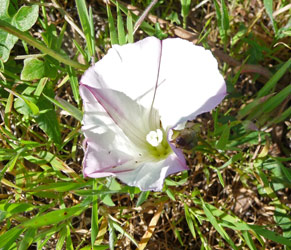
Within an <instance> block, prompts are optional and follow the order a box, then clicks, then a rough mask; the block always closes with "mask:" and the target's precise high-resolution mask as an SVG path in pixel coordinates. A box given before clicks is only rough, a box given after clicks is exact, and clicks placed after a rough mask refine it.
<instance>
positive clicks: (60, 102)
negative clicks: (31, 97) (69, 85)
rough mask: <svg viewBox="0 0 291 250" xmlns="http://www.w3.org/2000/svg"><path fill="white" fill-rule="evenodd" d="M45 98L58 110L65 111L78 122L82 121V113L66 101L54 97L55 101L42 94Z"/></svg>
mask: <svg viewBox="0 0 291 250" xmlns="http://www.w3.org/2000/svg"><path fill="white" fill-rule="evenodd" d="M43 95H44V97H45V98H47V99H48V100H49V101H51V102H52V103H53V104H55V105H56V106H58V107H59V108H61V109H63V110H65V111H67V112H68V113H69V114H70V115H71V116H73V117H75V118H76V119H77V120H78V121H80V122H81V121H82V119H83V113H82V112H81V111H80V110H79V109H77V108H76V107H75V106H73V105H72V104H70V103H68V102H67V101H65V100H63V99H61V98H59V97H56V99H53V98H51V97H49V96H47V95H45V94H43Z"/></svg>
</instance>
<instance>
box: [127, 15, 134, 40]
mask: <svg viewBox="0 0 291 250" xmlns="http://www.w3.org/2000/svg"><path fill="white" fill-rule="evenodd" d="M126 27H127V42H128V43H133V42H134V38H133V22H132V15H131V12H130V11H128V13H127V19H126Z"/></svg>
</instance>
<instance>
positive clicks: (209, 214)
mask: <svg viewBox="0 0 291 250" xmlns="http://www.w3.org/2000/svg"><path fill="white" fill-rule="evenodd" d="M202 207H203V210H204V212H205V215H206V216H207V218H208V219H209V221H210V223H211V224H212V226H213V227H214V228H215V229H216V230H217V232H218V233H219V234H220V235H221V236H222V238H224V239H225V240H226V241H227V242H228V243H229V244H230V245H231V246H232V248H233V249H238V248H237V247H236V246H235V244H234V242H233V241H232V239H231V238H230V236H229V235H228V234H227V232H226V231H225V230H224V228H223V227H222V225H220V223H219V222H218V221H217V220H216V218H215V217H214V215H213V214H212V212H211V210H210V209H209V208H208V204H207V203H204V202H203V201H202Z"/></svg>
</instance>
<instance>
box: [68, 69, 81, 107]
mask: <svg viewBox="0 0 291 250" xmlns="http://www.w3.org/2000/svg"><path fill="white" fill-rule="evenodd" d="M68 73H69V76H70V84H71V88H72V91H73V95H74V99H75V101H76V103H77V104H80V94H79V82H78V78H77V76H76V72H75V69H73V68H72V67H70V66H69V67H68Z"/></svg>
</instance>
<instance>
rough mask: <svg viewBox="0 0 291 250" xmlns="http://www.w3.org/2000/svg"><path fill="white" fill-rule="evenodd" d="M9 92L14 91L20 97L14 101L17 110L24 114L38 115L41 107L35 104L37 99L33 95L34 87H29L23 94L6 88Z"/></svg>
mask: <svg viewBox="0 0 291 250" xmlns="http://www.w3.org/2000/svg"><path fill="white" fill-rule="evenodd" d="M6 90H7V91H8V92H10V93H13V94H14V95H15V96H17V97H18V99H16V100H15V102H14V108H15V109H16V111H17V112H19V113H21V114H24V115H37V114H39V108H38V107H37V105H36V104H35V103H36V102H37V101H36V99H35V98H34V97H31V96H29V95H31V93H32V92H33V91H34V88H33V87H27V88H26V89H25V90H24V91H23V94H22V95H20V94H18V93H16V92H14V91H12V90H8V89H6Z"/></svg>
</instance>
